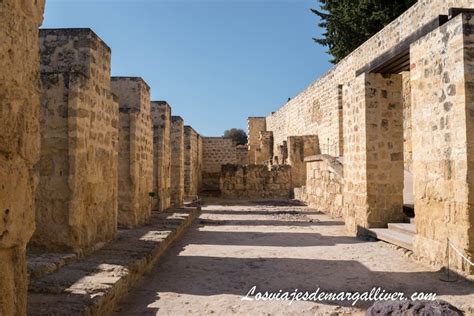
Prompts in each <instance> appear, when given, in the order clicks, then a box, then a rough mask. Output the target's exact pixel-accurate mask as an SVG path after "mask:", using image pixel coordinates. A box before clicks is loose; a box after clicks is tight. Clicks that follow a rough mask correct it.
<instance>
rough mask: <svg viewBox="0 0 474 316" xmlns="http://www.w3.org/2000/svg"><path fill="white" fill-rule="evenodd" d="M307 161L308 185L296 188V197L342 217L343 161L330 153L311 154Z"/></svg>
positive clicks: (323, 210)
mask: <svg viewBox="0 0 474 316" xmlns="http://www.w3.org/2000/svg"><path fill="white" fill-rule="evenodd" d="M305 161H306V164H307V181H306V185H305V186H303V187H301V188H296V189H295V199H297V200H300V201H303V202H305V203H306V204H308V205H309V206H310V207H312V208H315V209H317V210H320V211H322V212H325V213H328V214H331V215H332V216H334V217H341V216H342V214H343V203H342V188H343V185H344V172H343V165H342V163H341V162H340V161H338V160H337V159H336V158H334V157H332V156H329V155H316V156H310V157H306V158H305ZM293 174H294V173H293Z"/></svg>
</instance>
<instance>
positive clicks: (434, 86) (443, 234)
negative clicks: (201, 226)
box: [411, 14, 474, 274]
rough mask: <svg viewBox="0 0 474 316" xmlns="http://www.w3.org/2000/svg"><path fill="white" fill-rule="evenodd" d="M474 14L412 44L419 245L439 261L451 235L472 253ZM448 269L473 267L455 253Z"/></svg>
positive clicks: (417, 250) (425, 254)
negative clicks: (452, 267)
mask: <svg viewBox="0 0 474 316" xmlns="http://www.w3.org/2000/svg"><path fill="white" fill-rule="evenodd" d="M473 17H474V16H472V15H469V14H466V15H460V16H458V17H456V18H454V19H453V20H451V21H450V22H448V23H447V24H446V25H444V26H442V27H441V28H439V29H437V30H435V31H434V32H432V33H431V34H429V35H427V36H425V37H423V38H421V39H420V40H419V41H417V42H416V43H414V44H413V45H412V46H411V56H412V57H411V58H412V66H411V68H412V70H411V80H412V93H413V95H412V102H413V103H412V118H413V170H414V179H415V192H414V194H415V212H416V216H415V223H416V232H417V235H416V239H415V245H414V248H415V254H417V255H418V256H419V257H422V258H425V259H427V260H429V261H430V262H432V263H437V264H445V263H446V262H445V258H446V249H447V239H448V238H449V240H450V241H451V242H452V243H454V244H455V245H456V247H457V248H458V249H459V250H461V251H462V252H464V254H465V255H466V256H467V257H468V258H470V260H471V261H472V259H473V255H474V229H473V225H474V220H473V219H474V212H473V210H472V203H473V196H474V195H473V191H472V190H473V189H474V187H473V186H474V134H473V132H474V102H473V101H474V70H473V69H474V57H473V56H474V45H473V43H474V23H473ZM452 253H453V252H452ZM451 266H454V267H456V268H457V269H458V270H462V271H464V272H468V273H469V272H470V273H471V274H472V273H473V272H474V270H473V267H472V266H471V267H470V266H469V265H468V264H466V262H462V259H461V258H460V257H459V256H457V255H452V256H451Z"/></svg>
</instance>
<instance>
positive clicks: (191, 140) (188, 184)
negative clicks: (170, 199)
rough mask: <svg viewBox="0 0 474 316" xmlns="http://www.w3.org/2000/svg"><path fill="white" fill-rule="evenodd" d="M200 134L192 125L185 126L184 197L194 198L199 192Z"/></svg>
mask: <svg viewBox="0 0 474 316" xmlns="http://www.w3.org/2000/svg"><path fill="white" fill-rule="evenodd" d="M199 138H200V137H199V134H198V133H197V132H196V131H195V130H194V129H193V128H192V127H191V126H185V127H184V197H185V199H192V198H194V197H196V196H197V195H198V193H199V181H200V180H199V173H200V166H199V165H200V161H199Z"/></svg>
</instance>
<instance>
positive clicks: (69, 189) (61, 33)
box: [32, 29, 119, 252]
mask: <svg viewBox="0 0 474 316" xmlns="http://www.w3.org/2000/svg"><path fill="white" fill-rule="evenodd" d="M40 47H41V81H42V85H43V89H42V95H41V115H40V116H41V159H40V162H39V165H38V170H39V173H40V181H39V187H38V190H37V193H36V207H37V211H36V226H37V228H36V231H35V234H34V236H33V240H32V243H33V244H34V245H37V246H42V247H46V248H48V249H51V250H55V251H56V250H72V251H76V252H80V251H82V250H87V249H90V248H93V247H94V246H95V245H96V244H99V243H102V242H106V241H108V240H111V239H112V238H114V236H115V233H116V230H117V196H118V174H117V173H118V163H117V162H118V157H117V151H118V120H119V105H118V103H117V100H116V99H115V98H114V97H113V95H112V93H111V92H110V55H111V51H110V48H109V47H108V46H107V45H106V44H105V43H104V42H102V40H101V39H100V38H99V37H97V35H96V34H94V33H93V32H92V31H91V30H90V29H43V30H41V31H40Z"/></svg>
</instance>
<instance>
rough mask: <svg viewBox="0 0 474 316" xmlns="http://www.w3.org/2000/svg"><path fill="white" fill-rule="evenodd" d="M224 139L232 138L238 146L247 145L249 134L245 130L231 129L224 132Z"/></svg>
mask: <svg viewBox="0 0 474 316" xmlns="http://www.w3.org/2000/svg"><path fill="white" fill-rule="evenodd" d="M224 137H226V138H232V140H233V141H234V142H235V143H236V144H237V145H245V144H247V133H245V131H244V130H243V129H239V128H231V129H229V130H227V131H225V132H224Z"/></svg>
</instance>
